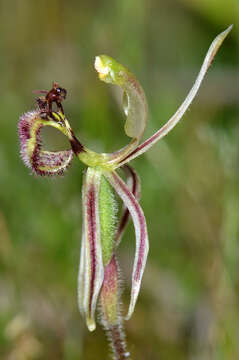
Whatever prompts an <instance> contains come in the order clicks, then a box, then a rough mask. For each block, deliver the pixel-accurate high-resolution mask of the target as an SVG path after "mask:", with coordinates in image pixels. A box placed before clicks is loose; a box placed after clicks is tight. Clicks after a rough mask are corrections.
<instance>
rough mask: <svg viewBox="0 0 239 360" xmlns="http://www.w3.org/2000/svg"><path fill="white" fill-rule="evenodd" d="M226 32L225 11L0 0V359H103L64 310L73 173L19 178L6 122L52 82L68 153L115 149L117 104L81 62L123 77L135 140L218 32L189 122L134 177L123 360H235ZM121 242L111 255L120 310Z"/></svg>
mask: <svg viewBox="0 0 239 360" xmlns="http://www.w3.org/2000/svg"><path fill="white" fill-rule="evenodd" d="M238 20H239V17H238V2H237V0H230V1H229V0H228V1H218V0H217V1H206V0H194V1H190V0H169V1H162V0H161V1H158V0H147V1H146V0H144V1H143V0H132V1H129V0H121V1H111V2H110V1H104V0H103V1H96V0H92V1H84V2H83V1H78V0H74V1H73V0H68V1H63V0H52V1H45V0H41V1H28V0H21V1H16V0H13V1H8V0H1V1H0V54H1V56H0V84H1V86H0V114H1V116H0V129H1V130H0V358H1V359H4V360H13V359H14V360H29V359H32V360H33V359H39V360H41V359H52V360H54V359H56V360H59V359H64V360H68V359H69V360H74V359H84V360H88V359H89V360H90V359H97V360H100V359H105V358H106V356H107V355H106V354H107V350H108V349H107V346H106V340H105V339H104V335H103V333H102V332H101V330H100V328H99V327H98V328H97V331H96V332H95V333H93V334H89V333H88V331H87V330H86V327H85V325H84V324H83V322H82V319H81V317H80V315H79V313H78V309H77V301H76V277H77V267H78V261H79V252H80V233H81V231H80V230H81V220H80V219H81V175H82V171H83V166H81V165H80V164H79V162H78V161H74V164H73V166H72V167H71V168H70V169H69V171H68V173H67V174H66V175H65V177H64V178H57V179H51V180H47V179H39V178H35V177H34V176H30V175H29V171H28V169H27V168H25V167H24V165H23V163H22V161H21V160H20V158H19V144H18V139H17V130H16V127H17V121H18V117H19V115H20V114H22V113H23V112H25V111H28V110H30V109H31V108H33V106H34V101H33V100H34V95H33V94H32V90H34V89H41V88H43V89H44V88H50V86H51V82H52V81H53V80H55V81H58V82H59V83H60V84H61V85H62V86H64V87H66V88H67V89H68V92H69V95H68V99H67V101H66V102H65V111H66V114H67V116H68V118H69V120H70V122H71V124H72V126H73V128H74V129H75V131H76V133H77V134H79V137H80V139H82V141H83V142H84V143H86V144H87V146H89V147H91V148H93V149H94V150H96V151H113V150H115V149H117V148H119V146H123V145H124V144H126V142H127V141H128V139H127V138H126V136H125V135H123V133H124V132H123V116H122V114H121V113H120V110H119V109H120V108H119V107H118V102H119V99H120V97H119V93H116V92H115V89H114V88H112V89H111V90H112V91H111V90H110V89H109V87H108V86H105V85H104V84H103V83H101V82H100V81H99V80H98V79H97V74H96V73H95V71H94V69H93V62H94V56H95V55H98V54H101V53H106V54H108V55H110V56H113V57H114V58H116V59H117V60H119V62H120V63H123V64H125V65H126V66H127V67H128V68H129V69H131V70H132V71H133V72H134V73H135V74H136V76H137V78H138V79H139V80H140V82H141V84H142V85H143V87H144V89H145V92H146V96H147V98H148V102H149V111H150V119H149V125H148V128H147V134H148V135H150V134H151V133H153V131H155V130H156V129H158V128H159V126H160V125H162V124H163V123H164V122H165V121H166V120H167V119H168V118H169V116H170V115H171V114H172V113H173V112H174V111H175V110H176V108H177V106H178V105H179V104H180V102H181V101H182V100H183V98H184V96H185V95H186V93H187V91H188V90H189V88H190V87H191V84H192V82H193V81H194V79H195V76H196V73H197V71H198V70H199V66H200V64H201V61H202V59H203V56H204V54H205V52H206V50H207V47H208V45H209V44H210V42H211V40H212V39H213V38H214V37H215V35H216V34H217V33H219V32H221V31H222V30H223V29H224V28H225V27H227V26H228V25H229V24H230V23H235V27H234V29H233V31H232V33H231V34H230V36H229V38H228V39H226V41H225V43H224V44H223V46H222V48H221V49H220V51H219V53H218V55H217V56H216V60H215V62H214V64H213V66H212V68H211V69H210V71H209V73H208V77H207V79H206V80H205V82H204V84H203V86H202V88H201V90H200V93H199V95H198V97H197V99H196V101H195V102H194V104H193V105H192V107H191V111H190V112H188V113H187V114H186V116H185V117H184V120H183V122H182V123H181V124H180V125H179V126H178V127H177V128H176V129H175V130H174V131H173V132H172V133H171V134H170V135H169V136H168V137H167V138H166V139H165V141H163V142H161V144H158V145H156V146H155V147H154V148H153V149H152V150H151V151H150V152H149V153H148V154H147V155H145V156H144V157H142V158H141V159H139V160H136V161H135V163H134V165H135V167H136V168H137V169H138V171H139V174H140V175H141V177H142V200H141V204H142V206H143V208H144V210H145V215H146V218H147V220H148V227H149V235H150V243H151V250H150V255H149V261H148V266H147V269H146V274H145V277H144V281H143V287H142V291H141V294H140V298H139V302H138V304H137V307H136V311H135V313H134V316H133V317H132V319H131V320H130V321H129V322H127V324H126V325H127V329H126V331H127V334H128V342H129V349H130V351H131V352H132V354H133V358H134V359H137V360H141V359H142V360H143V359H144V360H145V359H147V360H153V359H155V360H158V359H165V360H168V359H179V360H180V359H197V360H199V359H200V360H207V359H220V360H222V359H223V360H224V359H237V358H238V357H239V345H238V331H239V325H238V324H239V307H238V306H239V295H238V289H239V201H238V200H239V190H238V189H239V172H238V167H239V140H238V139H239V106H238V100H239V56H238V54H239V47H238V45H239V30H238V25H237V24H238ZM44 138H45V143H46V144H47V145H48V148H51V147H52V148H53V149H55V148H56V147H58V148H59V149H60V148H63V149H64V148H65V147H66V146H65V140H64V138H62V137H61V136H59V134H58V133H57V132H54V130H52V131H50V130H48V131H46V132H45V134H44ZM132 231H133V229H132V227H131V226H129V229H128V231H127V234H126V236H125V238H124V240H123V241H122V245H121V256H122V260H123V262H124V264H125V266H124V273H123V275H122V277H123V278H124V279H125V282H126V286H125V300H129V288H128V285H129V283H130V281H129V276H130V273H131V268H130V267H129V264H130V266H132V264H131V263H130V262H129V261H128V260H129V259H130V255H129V253H130V252H133V251H134V249H133V246H134V245H133V242H132V241H131V240H132V238H133V236H132ZM125 303H126V301H125ZM125 310H126V309H125ZM92 344H93V346H92Z"/></svg>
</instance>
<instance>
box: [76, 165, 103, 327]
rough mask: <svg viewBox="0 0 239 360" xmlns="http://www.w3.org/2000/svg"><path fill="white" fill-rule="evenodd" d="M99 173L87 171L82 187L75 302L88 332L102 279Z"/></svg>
mask: <svg viewBox="0 0 239 360" xmlns="http://www.w3.org/2000/svg"><path fill="white" fill-rule="evenodd" d="M100 180H101V172H100V171H97V170H95V169H93V168H88V169H87V172H86V175H85V178H84V185H83V204H82V205H83V236H82V247H81V263H80V269H79V277H78V302H79V307H80V311H81V313H83V314H84V315H85V317H86V323H87V326H88V329H89V330H90V331H93V330H95V327H96V325H95V316H94V315H95V309H96V304H97V300H98V295H99V292H100V289H101V286H102V282H103V279H104V267H103V259H102V249H101V239H100V218H99V190H100Z"/></svg>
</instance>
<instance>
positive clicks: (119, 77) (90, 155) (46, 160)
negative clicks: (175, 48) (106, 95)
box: [19, 26, 232, 359]
mask: <svg viewBox="0 0 239 360" xmlns="http://www.w3.org/2000/svg"><path fill="white" fill-rule="evenodd" d="M231 28H232V26H230V27H229V28H228V29H226V30H225V31H224V32H222V33H221V34H219V35H218V36H217V37H216V38H215V40H214V41H213V42H212V44H211V46H210V48H209V50H208V52H207V54H206V57H205V59H204V62H203V64H202V67H201V70H200V72H199V74H198V77H197V79H196V81H195V83H194V85H193V87H192V89H191V90H190V92H189V94H188V95H187V97H186V99H185V100H184V102H183V103H182V105H181V106H180V107H179V108H178V110H177V111H176V113H175V114H174V115H173V116H172V117H171V118H170V119H169V121H168V122H167V123H166V124H165V125H164V126H163V127H162V128H161V129H159V130H158V131H157V132H156V133H155V134H153V135H152V136H151V137H150V138H149V139H147V140H146V141H144V142H143V143H141V144H140V140H141V138H142V135H143V133H144V130H145V126H146V122H147V114H148V109H147V102H146V98H145V95H144V91H143V89H142V87H141V86H140V84H139V83H138V81H137V80H136V79H135V77H134V75H133V74H132V73H131V72H130V71H129V70H127V69H126V68H125V67H124V66H122V65H120V64H119V63H118V62H117V61H115V60H113V59H112V58H110V57H109V56H106V55H101V56H97V57H96V59H95V69H96V71H97V72H98V74H99V78H100V80H103V81H104V82H106V83H110V84H115V85H118V86H119V87H120V88H121V89H122V90H123V109H124V113H125V116H126V122H125V126H124V129H125V133H126V134H127V135H128V136H129V137H130V138H131V141H130V142H129V144H128V145H127V146H125V147H124V148H122V149H120V150H119V151H116V152H113V153H102V154H99V153H96V152H94V151H92V150H89V149H88V148H86V147H85V146H84V145H83V144H82V143H81V142H80V141H79V140H78V139H77V138H76V136H75V135H74V133H73V130H72V129H71V126H70V124H69V122H68V120H67V118H66V116H65V114H64V111H63V108H62V105H61V103H59V104H58V105H59V106H58V107H57V111H52V107H51V104H48V103H47V101H48V98H47V97H46V98H41V101H40V105H39V99H37V100H38V108H37V109H36V110H34V111H31V112H27V113H25V114H24V115H22V116H21V118H20V121H19V136H20V143H21V156H22V159H23V161H24V162H25V164H26V165H27V166H28V167H29V168H31V169H32V171H33V173H35V174H37V175H42V176H45V175H47V176H51V175H61V174H63V173H64V172H65V170H66V169H67V168H68V166H69V165H70V163H71V160H72V158H73V156H74V155H75V156H76V157H77V158H78V159H79V160H80V161H82V162H83V163H84V164H85V165H86V166H87V169H86V172H85V174H84V182H83V190H82V207H83V226H82V242H81V255H80V267H79V277H78V302H79V308H80V312H81V314H82V316H83V317H84V318H85V320H86V324H87V326H88V329H89V330H90V331H93V330H94V329H95V327H96V323H95V311H96V307H97V304H98V305H99V306H98V308H99V313H100V317H99V318H100V319H101V323H102V325H103V326H104V328H105V329H106V330H107V332H108V334H109V339H110V341H111V345H112V350H113V358H114V359H126V358H128V357H129V356H130V355H129V353H128V352H127V350H126V345H125V340H124V332H123V317H122V315H121V312H120V285H119V282H120V281H119V265H118V261H117V258H116V252H117V247H118V245H119V243H120V239H121V236H122V233H123V230H124V229H125V226H126V224H127V222H128V220H129V218H130V217H131V218H132V220H133V225H134V229H135V240H136V250H135V258H134V265H133V272H132V288H131V300H130V304H129V310H128V314H127V316H126V319H129V318H130V317H131V315H132V313H133V311H134V308H135V303H136V300H137V297H138V295H139V290H140V284H141V280H142V276H143V272H144V268H145V264H146V259H147V255H148V249H149V244H148V235H147V226H146V221H145V217H144V213H143V210H142V208H141V206H140V205H139V198H140V181H139V177H138V175H137V173H136V172H135V170H134V169H133V168H132V167H131V166H129V165H128V163H129V162H130V161H131V160H132V159H134V158H136V157H138V156H139V155H141V154H143V153H144V152H145V151H147V150H148V149H150V148H151V146H152V145H154V144H155V143H156V142H157V141H158V140H160V139H161V138H163V137H164V136H165V135H166V134H167V133H168V132H169V131H170V130H171V129H172V128H173V127H174V126H175V125H176V124H177V123H178V122H179V120H180V119H181V118H182V116H183V115H184V113H185V112H186V110H187V109H188V107H189V106H190V104H191V102H192V100H193V99H194V97H195V95H196V94H197V91H198V89H199V87H200V84H201V82H202V80H203V78H204V76H205V74H206V72H207V70H208V68H209V66H210V64H211V63H212V60H213V58H214V56H215V54H216V52H217V50H218V49H219V47H220V45H221V44H222V42H223V40H224V39H225V37H226V36H227V35H228V33H229V32H230V30H231ZM60 89H62V88H60ZM42 93H43V92H42ZM45 93H46V92H45ZM49 93H50V92H49ZM49 93H48V94H49ZM65 95H66V91H65V93H64V97H62V98H61V99H60V100H62V99H63V98H65ZM54 99H55V98H54ZM54 101H55V100H54ZM42 104H44V106H43V105H42ZM44 126H52V127H54V128H56V129H57V130H59V131H61V132H62V133H63V134H64V135H65V136H66V137H67V138H68V140H69V142H70V146H71V148H70V149H68V150H65V151H58V152H51V151H46V150H43V149H42V144H41V128H42V127H44ZM119 168H121V169H122V170H123V171H124V172H125V175H126V177H127V183H125V182H124V181H123V180H122V179H121V177H120V176H119V174H118V173H117V171H116V170H117V169H119ZM115 192H116V193H117V194H118V196H119V198H120V199H121V200H122V201H123V204H124V208H123V213H122V217H121V219H120V220H119V221H117V220H116V218H117V217H116V209H117V206H116V200H115V196H114V193H115Z"/></svg>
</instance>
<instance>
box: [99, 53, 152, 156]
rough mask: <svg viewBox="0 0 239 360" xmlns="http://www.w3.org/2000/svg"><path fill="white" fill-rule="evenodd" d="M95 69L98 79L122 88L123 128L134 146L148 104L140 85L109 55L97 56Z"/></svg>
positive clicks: (125, 150)
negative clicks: (124, 118) (124, 119)
mask: <svg viewBox="0 0 239 360" xmlns="http://www.w3.org/2000/svg"><path fill="white" fill-rule="evenodd" d="M95 69H96V70H97V72H98V73H99V78H100V80H102V81H104V82H106V83H110V84H114V85H118V86H120V87H121V88H122V90H123V109H124V113H125V115H126V122H125V126H124V129H125V133H126V135H128V136H129V137H131V138H133V139H134V145H133V146H134V147H136V146H137V143H138V142H139V140H140V139H141V137H142V135H143V133H144V130H145V126H146V122H147V118H148V106H147V101H146V98H145V94H144V91H143V89H142V87H141V86H140V84H139V82H138V81H137V80H136V78H135V76H134V75H133V74H132V73H131V72H130V71H129V70H128V69H126V68H125V67H124V66H123V65H121V64H119V63H118V62H117V61H116V60H114V59H112V58H111V57H110V56H107V55H100V56H97V57H96V59H95ZM129 145H130V144H129ZM127 149H128V148H127V147H126V148H124V149H122V151H123V152H124V153H126V152H127ZM131 150H132V148H131ZM119 155H121V154H120V152H119V153H117V156H118V157H119Z"/></svg>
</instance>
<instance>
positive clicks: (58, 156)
mask: <svg viewBox="0 0 239 360" xmlns="http://www.w3.org/2000/svg"><path fill="white" fill-rule="evenodd" d="M58 117H59V116H58V115H57V118H58ZM62 120H63V121H64V118H62ZM43 126H53V127H55V128H57V129H58V130H60V131H61V132H63V133H64V134H65V135H66V134H67V131H68V129H66V128H64V126H65V124H64V123H63V122H57V121H54V120H44V119H42V118H41V117H40V112H39V111H31V112H28V113H25V114H23V115H22V116H21V117H20V121H19V124H18V130H19V138H20V145H21V157H22V159H23V161H24V163H25V164H26V166H27V167H29V168H30V169H32V170H33V172H34V173H35V174H37V175H43V176H44V175H48V176H51V175H62V174H63V173H64V171H65V170H66V169H67V168H68V166H69V165H70V163H71V160H72V158H73V151H72V150H71V149H69V150H64V151H56V152H54V151H45V150H42V143H41V137H40V131H41V128H42V127H43Z"/></svg>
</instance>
